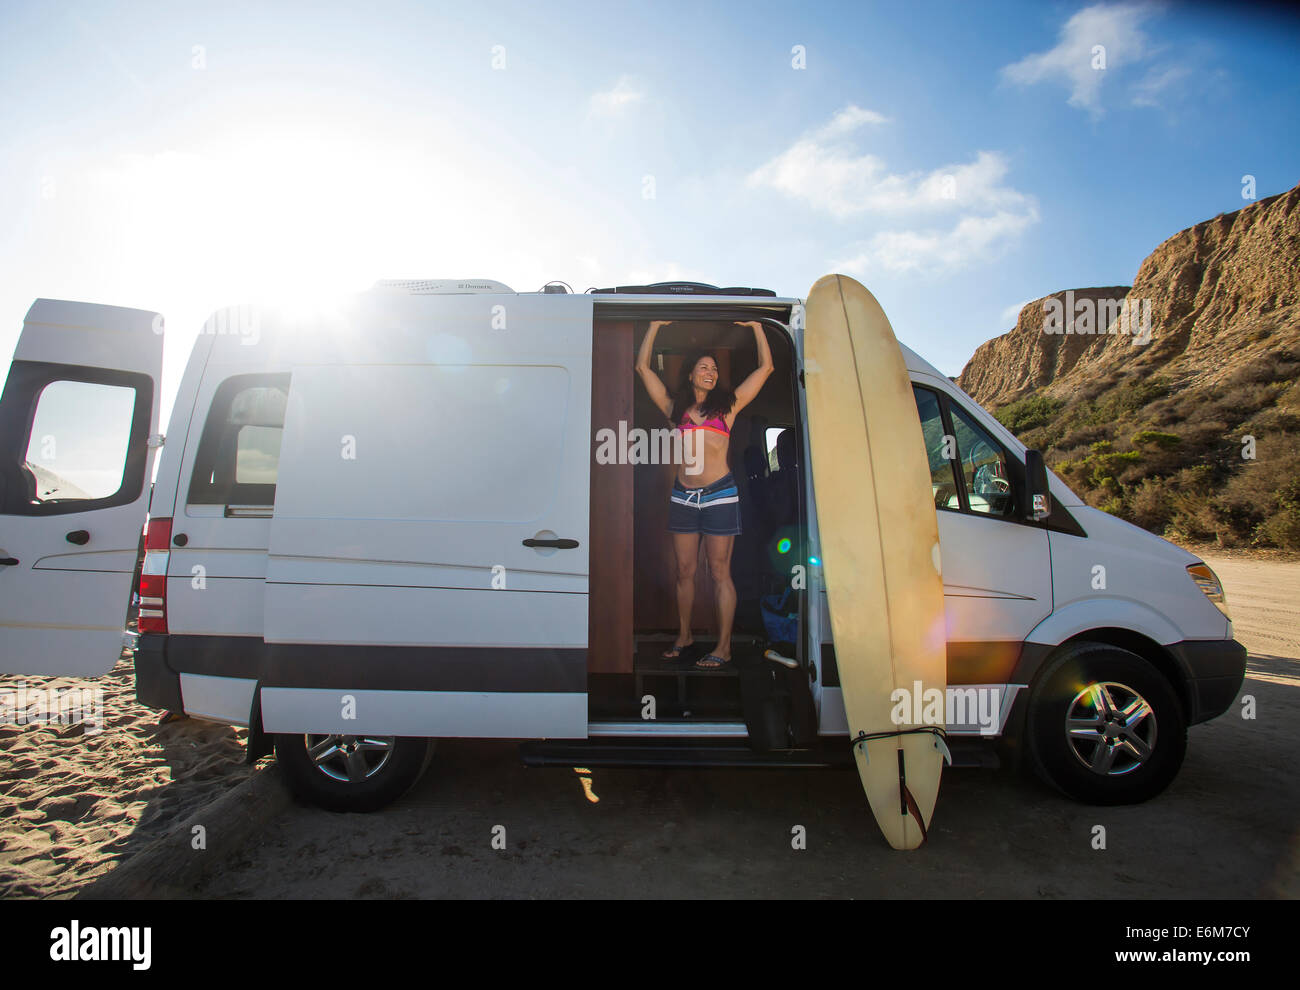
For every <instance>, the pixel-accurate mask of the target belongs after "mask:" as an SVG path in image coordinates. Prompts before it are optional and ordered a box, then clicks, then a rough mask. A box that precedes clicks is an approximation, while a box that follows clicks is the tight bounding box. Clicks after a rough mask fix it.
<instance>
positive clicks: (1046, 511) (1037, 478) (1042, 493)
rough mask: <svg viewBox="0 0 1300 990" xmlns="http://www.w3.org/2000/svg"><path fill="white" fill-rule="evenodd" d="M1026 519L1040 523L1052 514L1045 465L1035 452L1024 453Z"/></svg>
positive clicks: (1039, 454)
mask: <svg viewBox="0 0 1300 990" xmlns="http://www.w3.org/2000/svg"><path fill="white" fill-rule="evenodd" d="M1021 504H1022V505H1023V506H1024V515H1025V518H1026V519H1029V520H1032V521H1033V522H1041V521H1042V520H1044V519H1046V518H1047V517H1048V516H1050V515H1051V514H1052V494H1051V489H1049V488H1048V484H1047V464H1046V463H1044V461H1043V455H1042V454H1041V453H1040V452H1038V451H1037V450H1026V451H1025V498H1024V501H1023V502H1022V503H1021Z"/></svg>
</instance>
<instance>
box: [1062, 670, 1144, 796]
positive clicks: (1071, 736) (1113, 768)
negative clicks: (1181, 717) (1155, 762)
mask: <svg viewBox="0 0 1300 990" xmlns="http://www.w3.org/2000/svg"><path fill="white" fill-rule="evenodd" d="M1065 737H1066V740H1067V741H1068V742H1069V746H1070V752H1072V753H1073V754H1074V758H1075V759H1076V760H1078V761H1079V762H1080V763H1081V764H1083V765H1084V766H1085V767H1087V768H1088V769H1089V770H1091V771H1092V772H1093V773H1095V774H1098V775H1099V776H1103V777H1117V776H1121V775H1123V774H1126V773H1132V772H1133V771H1134V770H1137V769H1138V768H1139V767H1141V766H1142V765H1143V764H1144V763H1146V761H1147V760H1148V759H1150V757H1151V754H1152V753H1154V752H1155V748H1156V715H1155V712H1154V711H1153V710H1152V708H1151V705H1150V703H1149V702H1148V701H1147V700H1146V699H1145V698H1143V697H1142V695H1141V694H1139V693H1138V692H1137V691H1135V690H1133V688H1131V687H1129V686H1128V685H1127V684H1120V683H1119V682H1117V681H1097V682H1095V683H1093V684H1089V685H1088V686H1087V687H1085V688H1084V689H1083V690H1082V691H1080V692H1079V693H1078V694H1076V695H1075V696H1074V700H1072V701H1071V702H1070V707H1069V708H1068V709H1067V710H1066V714H1065Z"/></svg>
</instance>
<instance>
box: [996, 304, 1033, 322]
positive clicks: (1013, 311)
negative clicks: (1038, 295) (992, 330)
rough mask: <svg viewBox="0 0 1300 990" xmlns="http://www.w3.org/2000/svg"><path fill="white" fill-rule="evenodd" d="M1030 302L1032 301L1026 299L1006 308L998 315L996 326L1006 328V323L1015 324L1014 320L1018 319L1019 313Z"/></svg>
mask: <svg viewBox="0 0 1300 990" xmlns="http://www.w3.org/2000/svg"><path fill="white" fill-rule="evenodd" d="M1031 302H1033V300H1032V299H1026V300H1024V301H1023V302H1018V303H1015V304H1014V305H1011V306H1008V307H1007V308H1006V309H1004V310H1003V311H1002V312H1001V313H999V314H998V325H999V326H1006V325H1007V324H1008V323H1015V322H1016V320H1018V319H1020V311H1021V310H1022V309H1024V308H1025V307H1026V306H1028V305H1029V304H1030V303H1031Z"/></svg>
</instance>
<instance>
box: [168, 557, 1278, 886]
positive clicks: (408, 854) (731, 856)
mask: <svg viewBox="0 0 1300 990" xmlns="http://www.w3.org/2000/svg"><path fill="white" fill-rule="evenodd" d="M1210 563H1211V565H1212V566H1213V567H1214V568H1215V569H1216V571H1217V572H1218V573H1219V575H1220V576H1221V577H1222V578H1223V580H1224V582H1225V585H1226V587H1227V589H1228V597H1229V604H1230V607H1231V608H1232V611H1233V615H1234V617H1235V619H1236V623H1237V625H1236V628H1237V632H1238V637H1239V638H1240V639H1241V641H1242V642H1243V643H1245V644H1246V645H1247V646H1248V647H1249V648H1250V650H1251V654H1252V656H1251V660H1250V669H1249V672H1248V680H1247V682H1246V686H1245V687H1244V688H1243V694H1250V695H1253V696H1254V697H1255V699H1256V705H1257V713H1258V717H1257V718H1256V719H1254V720H1253V721H1248V720H1245V719H1243V718H1242V717H1241V716H1240V713H1239V712H1240V706H1239V705H1234V706H1233V708H1232V709H1231V710H1230V711H1229V713H1228V714H1227V715H1225V716H1223V717H1222V718H1220V719H1217V720H1215V721H1213V722H1210V723H1208V724H1205V725H1200V726H1195V727H1193V728H1192V730H1191V732H1190V743H1189V749H1188V755H1187V760H1186V763H1185V764H1184V767H1183V770H1182V773H1181V774H1180V775H1179V777H1178V779H1177V780H1176V781H1175V782H1174V784H1173V785H1172V786H1171V787H1170V788H1169V790H1168V791H1166V792H1165V793H1164V794H1163V795H1162V796H1161V797H1160V798H1158V799H1156V800H1155V801H1152V802H1149V803H1147V804H1145V805H1139V806H1136V807H1128V808H1090V807H1086V806H1083V805H1078V804H1075V803H1073V802H1071V801H1069V800H1067V799H1065V798H1063V797H1061V796H1059V795H1058V794H1056V793H1055V792H1054V791H1051V790H1048V789H1047V788H1045V787H1043V786H1042V785H1040V784H1038V783H1036V782H1034V781H1031V780H1027V779H1024V778H1022V777H1018V776H1016V775H1015V774H1013V773H1011V772H1010V771H1006V770H1003V771H988V770H963V771H952V772H950V773H949V774H948V775H947V776H946V777H945V780H944V785H943V791H942V794H941V795H940V802H939V809H938V811H937V812H936V815H935V819H934V828H933V830H932V837H931V841H930V843H929V844H928V845H927V846H926V847H925V848H923V849H922V850H920V851H918V852H915V853H910V854H904V853H898V852H893V851H892V850H890V849H888V848H887V847H886V846H885V844H884V843H883V841H882V840H881V838H880V836H879V834H878V832H877V830H876V828H875V825H874V823H873V822H872V820H871V815H870V813H869V811H868V810H867V807H866V804H865V801H864V799H863V796H862V791H861V788H860V786H859V784H858V781H857V776H856V775H855V774H852V773H845V772H834V771H822V772H809V771H805V772H796V771H782V772H773V771H693V772H692V771H645V770H596V771H594V772H592V773H580V772H577V771H574V770H525V769H523V768H522V767H520V766H519V764H518V758H517V756H516V752H515V747H514V746H513V745H512V744H508V743H495V742H492V743H482V742H469V741H453V742H449V743H444V744H443V745H442V747H441V749H440V751H439V754H438V756H437V757H436V758H435V760H434V763H433V765H432V767H431V768H430V771H429V773H428V774H427V776H426V777H425V778H424V780H423V781H421V783H420V784H419V785H417V788H416V789H415V790H414V791H413V792H412V793H411V794H410V795H408V796H407V798H405V799H404V800H403V801H402V802H400V803H399V804H397V805H395V806H393V807H390V808H389V809H387V810H385V811H383V812H380V813H378V814H374V815H364V816H363V815H339V814H331V813H328V812H323V811H318V810H315V809H311V808H300V807H295V808H293V809H292V810H291V811H290V812H288V813H287V814H285V815H283V816H282V817H281V818H280V819H278V820H277V821H275V822H274V823H273V824H272V825H271V826H270V827H269V828H268V829H267V831H266V835H265V840H264V841H262V842H261V843H259V844H258V845H256V846H255V847H249V848H247V849H246V850H245V853H244V854H243V855H242V856H239V857H237V858H235V859H234V860H233V861H231V862H229V863H226V864H223V865H222V866H221V867H220V868H218V869H217V870H216V872H214V873H213V874H211V875H210V876H209V878H208V879H207V880H206V881H205V882H204V883H202V884H201V885H200V886H198V887H197V888H195V889H194V891H193V893H194V894H195V895H197V896H204V897H232V896H233V897H240V896H243V897H519V898H530V897H584V896H601V897H626V898H653V897H681V898H710V897H856V898H878V897H954V896H955V897H1027V898H1059V897H1114V896H1115V895H1117V894H1118V895H1119V896H1121V897H1125V898H1157V897H1174V898H1215V897H1278V896H1282V897H1296V896H1300V784H1298V783H1297V776H1296V774H1295V771H1294V767H1293V764H1292V762H1291V761H1292V756H1291V754H1292V753H1294V751H1295V748H1296V746H1297V744H1298V743H1300V606H1298V605H1297V603H1298V602H1300V564H1294V563H1292V564H1279V563H1268V562H1259V561H1251V560H1220V559H1217V558H1216V559H1213V560H1211V561H1210ZM1097 825H1101V826H1104V827H1105V829H1106V848H1105V849H1101V850H1098V849H1094V848H1093V845H1092V839H1093V834H1094V832H1093V830H1094V827H1095V826H1097ZM497 826H503V827H504V829H505V833H504V835H505V848H504V849H494V848H493V845H492V840H493V830H494V828H496V827H497ZM799 826H802V828H803V829H804V830H805V834H806V837H807V848H806V849H795V848H793V847H792V837H793V831H794V830H796V828H797V827H799Z"/></svg>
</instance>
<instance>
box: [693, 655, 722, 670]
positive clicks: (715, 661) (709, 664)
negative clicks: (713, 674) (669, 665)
mask: <svg viewBox="0 0 1300 990" xmlns="http://www.w3.org/2000/svg"><path fill="white" fill-rule="evenodd" d="M729 663H731V661H730V660H723V659H722V657H720V656H718V655H717V654H715V653H710V654H708V655H707V656H703V657H700V658H699V659H698V660H696V661H695V666H696V667H698V668H699V669H700V670H721V669H722V668H723V667H725V666H727V664H729Z"/></svg>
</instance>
